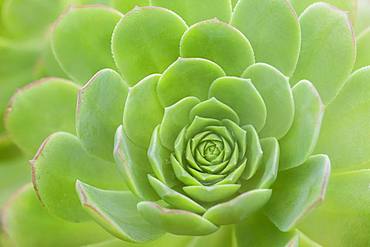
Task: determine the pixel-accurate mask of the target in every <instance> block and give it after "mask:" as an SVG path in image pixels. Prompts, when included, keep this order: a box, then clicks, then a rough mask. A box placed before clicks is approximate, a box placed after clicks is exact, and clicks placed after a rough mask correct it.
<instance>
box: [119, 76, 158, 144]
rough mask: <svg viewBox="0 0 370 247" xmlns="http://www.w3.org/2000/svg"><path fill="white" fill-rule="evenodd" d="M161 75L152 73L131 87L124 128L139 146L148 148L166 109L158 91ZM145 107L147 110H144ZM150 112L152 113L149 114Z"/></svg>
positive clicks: (125, 111) (124, 116)
mask: <svg viewBox="0 0 370 247" xmlns="http://www.w3.org/2000/svg"><path fill="white" fill-rule="evenodd" d="M159 77H160V75H150V76H148V77H146V78H145V79H143V80H142V81H140V82H139V83H138V84H136V85H135V86H134V87H132V88H130V90H129V93H128V96H127V100H126V106H125V110H124V113H123V128H124V129H125V131H126V133H127V135H128V137H129V138H130V139H131V140H132V141H133V142H134V143H135V144H136V145H138V146H140V147H142V148H147V147H148V146H149V143H150V137H151V136H152V133H153V130H154V128H155V127H156V126H157V125H158V124H159V123H160V122H161V120H162V117H163V112H164V109H163V108H162V106H161V104H160V102H159V100H158V97H157V93H156V87H157V85H158V80H159ZM143 109H145V111H143ZM148 112H150V114H148Z"/></svg>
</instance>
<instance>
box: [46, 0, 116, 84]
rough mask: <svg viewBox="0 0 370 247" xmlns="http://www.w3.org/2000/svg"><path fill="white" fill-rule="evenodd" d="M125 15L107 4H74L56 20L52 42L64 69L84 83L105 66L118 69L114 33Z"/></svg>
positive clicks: (76, 79)
mask: <svg viewBox="0 0 370 247" xmlns="http://www.w3.org/2000/svg"><path fill="white" fill-rule="evenodd" d="M121 16H122V15H121V14H120V13H119V12H118V11H116V10H114V9H110V8H107V7H102V6H100V7H99V6H90V7H79V8H76V7H72V8H70V9H69V11H68V12H67V13H65V14H64V15H63V16H62V17H61V18H60V19H59V20H58V22H57V23H56V26H55V29H54V32H53V37H52V44H53V51H54V54H55V56H56V58H57V60H58V61H59V63H60V65H61V67H62V68H63V70H64V71H65V72H66V73H67V74H68V75H69V76H70V77H71V78H73V79H74V80H75V81H77V82H79V83H82V84H84V83H85V82H87V81H88V80H89V79H90V78H91V77H92V76H93V75H94V74H95V73H96V72H98V71H99V70H101V69H103V68H107V67H109V68H115V66H114V62H113V59H112V53H111V49H110V44H111V36H112V32H113V29H114V27H115V25H116V23H117V22H118V21H119V19H120V18H121Z"/></svg>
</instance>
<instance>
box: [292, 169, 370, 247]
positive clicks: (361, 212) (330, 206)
mask: <svg viewBox="0 0 370 247" xmlns="http://www.w3.org/2000/svg"><path fill="white" fill-rule="evenodd" d="M368 167H370V166H369V164H368ZM369 181H370V170H368V169H364V170H357V171H350V172H345V173H339V174H333V175H332V176H331V177H330V182H329V186H328V191H327V193H326V197H325V200H324V202H323V203H322V205H321V206H320V207H318V208H317V209H315V210H314V211H312V213H311V214H309V215H307V216H306V217H305V218H304V219H303V220H302V222H301V223H300V224H299V225H298V227H299V229H300V230H302V231H303V232H304V233H306V234H307V235H308V236H310V237H311V238H312V239H314V240H315V241H317V242H318V243H320V244H322V245H323V246H338V247H345V246H367V245H369V231H368V229H369V228H370V221H369V212H370V206H369V205H370V190H369ZM317 226H320V227H317Z"/></svg>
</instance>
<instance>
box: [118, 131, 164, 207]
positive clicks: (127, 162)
mask: <svg viewBox="0 0 370 247" xmlns="http://www.w3.org/2000/svg"><path fill="white" fill-rule="evenodd" d="M113 154H114V158H115V160H116V164H117V167H118V169H119V170H120V171H121V173H122V175H123V176H124V178H125V179H124V180H125V182H126V184H127V186H128V187H129V188H130V190H131V191H132V192H133V193H134V194H135V195H136V196H138V197H139V198H143V199H148V200H149V199H150V200H155V199H157V198H158V196H157V195H156V194H155V192H154V191H153V189H152V188H151V186H150V184H149V181H148V178H147V174H151V173H152V170H151V167H150V162H149V160H148V158H147V152H146V149H143V148H141V147H138V146H137V145H136V144H135V143H133V142H132V141H131V140H130V138H128V136H127V134H126V132H125V131H124V129H123V128H122V126H120V127H118V129H117V132H116V135H115V138H114V153H113Z"/></svg>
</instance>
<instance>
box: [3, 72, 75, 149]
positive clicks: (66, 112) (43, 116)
mask: <svg viewBox="0 0 370 247" xmlns="http://www.w3.org/2000/svg"><path fill="white" fill-rule="evenodd" d="M78 89H79V87H78V86H77V85H75V84H73V83H72V82H70V81H66V80H64V79H59V78H47V79H44V80H40V81H36V82H33V83H31V84H28V85H27V86H25V87H24V88H22V89H21V90H19V91H18V92H17V93H16V94H15V95H14V96H13V97H12V99H11V103H10V107H9V108H8V112H7V115H6V118H5V125H6V129H7V131H8V133H9V134H10V136H11V138H12V140H13V141H14V142H15V143H16V144H17V145H18V147H20V148H21V149H22V150H23V151H24V152H25V153H26V154H27V155H33V154H34V153H35V152H36V151H37V149H38V147H39V145H40V143H41V142H42V141H43V140H44V139H45V138H46V137H47V136H48V135H50V134H51V133H53V132H55V131H66V132H70V133H74V132H75V108H76V98H77V91H78Z"/></svg>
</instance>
